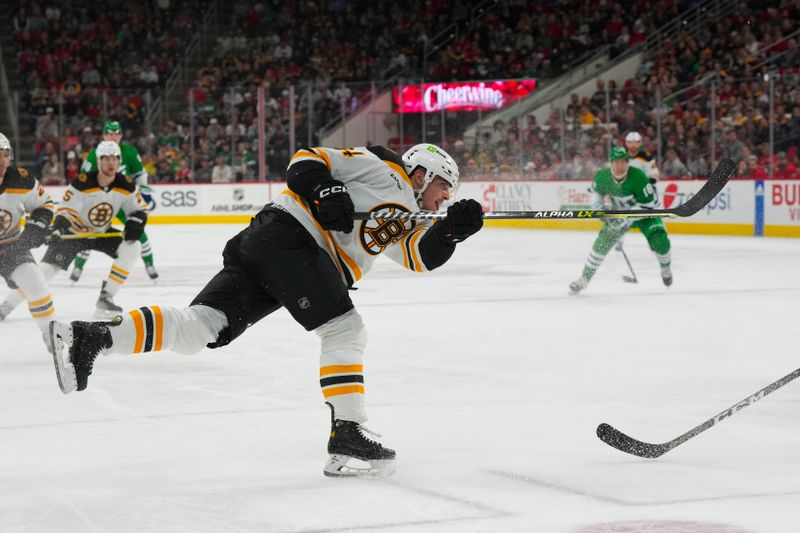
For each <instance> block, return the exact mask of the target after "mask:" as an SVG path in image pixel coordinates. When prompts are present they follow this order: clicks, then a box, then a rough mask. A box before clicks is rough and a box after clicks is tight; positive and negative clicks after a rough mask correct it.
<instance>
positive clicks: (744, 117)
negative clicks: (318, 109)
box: [453, 1, 800, 179]
mask: <svg viewBox="0 0 800 533" xmlns="http://www.w3.org/2000/svg"><path fill="white" fill-rule="evenodd" d="M748 4H749V5H748V7H747V9H744V10H743V12H747V13H749V15H748V16H744V15H741V14H735V15H733V16H730V17H726V18H724V19H723V20H720V21H719V22H718V23H716V25H715V26H714V27H707V28H705V29H703V30H702V31H701V32H691V33H690V32H686V33H684V34H682V35H680V36H678V37H677V38H676V39H675V41H674V42H666V43H665V46H664V47H663V48H662V49H661V50H660V51H659V52H658V53H657V54H655V55H653V56H652V57H650V56H647V55H645V56H643V58H642V62H641V65H640V67H639V71H638V72H637V75H636V77H635V78H633V79H630V80H627V81H626V82H625V83H624V84H623V85H622V86H621V87H617V86H616V84H615V83H613V82H610V83H609V84H608V86H606V85H605V84H604V83H603V82H602V81H598V82H597V90H596V91H595V92H594V94H593V95H592V96H590V97H588V98H579V97H578V95H576V94H573V95H571V97H570V98H569V99H568V102H567V103H566V105H564V106H563V109H562V108H558V107H557V108H555V109H553V110H552V113H551V114H550V116H549V118H548V119H547V120H546V121H545V122H544V123H542V124H539V123H537V121H536V118H535V117H534V116H526V117H519V118H513V119H511V120H510V121H508V123H505V122H502V121H497V122H495V124H494V125H493V128H492V130H491V131H483V132H481V133H480V134H479V135H478V136H477V138H476V140H475V142H474V143H471V144H470V145H469V146H465V145H464V143H463V142H461V141H455V142H454V143H453V150H454V151H455V152H456V153H457V154H458V155H459V160H460V162H461V164H462V166H463V168H465V169H466V170H467V175H468V176H472V177H474V178H479V177H481V176H486V175H487V174H488V175H495V176H498V175H499V176H501V177H503V178H506V179H551V178H561V179H569V178H590V177H591V175H592V174H593V172H594V169H596V168H597V167H598V166H600V165H604V164H605V163H606V154H607V148H608V146H610V145H611V144H618V145H621V144H622V138H623V137H624V136H625V134H626V133H627V132H629V131H638V132H639V133H640V134H642V136H643V137H644V139H645V146H644V147H643V148H644V149H645V151H646V152H648V153H649V154H651V155H656V154H657V153H658V148H659V146H658V144H657V143H658V142H659V141H660V142H661V146H660V148H661V159H662V160H661V161H659V162H658V163H659V165H660V167H661V174H662V175H664V176H680V177H696V176H706V175H707V174H708V172H709V170H710V169H709V166H710V165H711V163H712V161H717V160H719V159H720V158H721V157H723V156H729V157H731V158H733V159H734V160H735V161H737V163H738V164H739V169H738V171H737V176H738V177H756V178H763V177H767V176H768V175H769V174H768V173H769V170H770V160H769V153H770V147H769V140H770V137H769V116H770V115H769V108H770V82H769V76H770V75H772V76H773V79H772V83H773V84H774V85H773V86H774V95H772V96H774V99H773V102H772V105H773V117H774V130H773V135H774V140H775V146H774V150H773V160H772V167H773V168H774V176H775V177H784V178H800V175H798V172H797V168H798V167H800V163H799V162H798V154H797V146H798V145H799V144H800V47H798V41H799V40H800V34H798V22H800V5H798V3H797V2H795V1H781V2H770V3H766V4H765V3H762V2H749V3H748ZM743 6H744V4H743ZM700 80H706V81H705V83H702V84H699V85H693V84H696V82H698V81H700ZM712 81H713V82H714V84H713V85H714V87H713V95H712V83H711V82H712ZM687 87H691V88H690V89H688V90H686V88H687ZM606 93H608V99H607V98H606ZM659 94H660V95H661V96H662V101H661V102H657V101H656V96H657V95H659ZM606 102H608V103H609V105H607V104H606ZM712 107H713V108H714V110H713V113H714V121H713V122H714V131H712V129H711V128H712ZM659 110H660V115H659V113H658V111H659ZM562 113H563V117H562ZM659 117H660V118H659ZM659 119H660V128H659V124H657V123H658V121H659ZM659 130H660V131H659ZM659 135H660V137H659ZM712 135H713V145H714V150H715V153H714V154H712V153H711V149H712V148H711V147H712Z"/></svg>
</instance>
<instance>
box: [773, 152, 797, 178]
mask: <svg viewBox="0 0 800 533" xmlns="http://www.w3.org/2000/svg"><path fill="white" fill-rule="evenodd" d="M775 177H776V178H777V179H796V178H800V175H798V173H797V166H795V165H794V164H793V163H791V162H790V161H789V160H788V159H787V158H786V152H778V156H777V162H776V163H775Z"/></svg>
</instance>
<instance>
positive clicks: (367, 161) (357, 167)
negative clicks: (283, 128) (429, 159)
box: [272, 146, 430, 285]
mask: <svg viewBox="0 0 800 533" xmlns="http://www.w3.org/2000/svg"><path fill="white" fill-rule="evenodd" d="M309 164H318V165H323V166H324V167H325V168H326V169H327V170H328V171H329V172H330V174H331V176H333V179H335V180H338V181H341V182H342V183H344V184H345V185H346V186H347V189H348V191H349V193H350V198H351V199H352V200H353V205H354V206H355V210H356V211H357V212H358V211H382V210H387V209H388V210H389V211H390V212H391V211H407V212H413V211H419V207H418V206H417V202H416V195H415V193H414V189H413V187H412V185H411V179H410V178H409V177H408V174H407V173H406V170H405V167H404V165H403V160H402V158H401V157H400V155H398V154H397V153H395V152H393V151H391V150H388V149H386V148H384V147H382V146H371V147H369V148H366V147H363V146H359V147H356V148H347V149H342V150H339V149H333V148H311V149H303V150H299V151H298V152H297V153H296V154H295V155H294V157H292V161H291V163H289V169H291V168H292V167H293V166H294V165H306V166H308V165H309ZM272 205H274V206H277V207H279V208H282V209H284V210H285V211H288V212H289V213H290V214H291V215H292V216H294V217H295V218H296V219H297V220H298V221H299V222H300V223H301V224H302V225H303V227H305V229H306V230H308V232H309V233H310V234H311V235H312V237H314V239H315V240H316V241H317V244H318V245H319V246H320V248H322V249H323V250H325V251H326V252H327V253H328V255H330V257H331V259H332V260H333V263H334V264H335V265H336V267H337V268H338V269H339V273H340V275H341V276H342V280H344V281H345V283H347V284H348V285H350V284H352V283H354V282H356V281H358V280H359V279H361V278H362V277H363V276H364V274H366V273H367V272H368V271H369V269H370V268H371V267H372V264H373V262H374V261H375V259H376V258H377V257H378V256H379V255H380V254H382V253H384V252H385V253H386V255H388V256H389V257H390V258H391V259H393V260H394V261H396V262H397V263H399V264H401V265H403V266H404V267H405V268H407V269H409V270H413V271H415V272H426V271H428V269H427V268H426V266H425V264H424V263H423V262H422V260H421V257H420V252H419V242H420V238H421V237H422V235H423V234H424V233H425V230H426V229H427V228H428V227H430V225H429V223H425V225H422V224H419V223H416V222H414V221H410V220H408V221H400V220H356V221H355V225H354V228H353V231H352V232H351V233H343V232H339V231H325V230H323V229H322V227H321V226H320V225H319V222H317V220H316V219H315V218H314V216H313V215H312V212H311V209H310V208H309V206H308V203H307V202H306V200H305V199H304V198H303V197H301V196H300V195H299V194H297V193H295V192H293V191H291V190H289V189H286V190H285V191H283V193H282V194H281V195H280V196H279V197H278V198H276V199H275V200H274V201H273V203H272Z"/></svg>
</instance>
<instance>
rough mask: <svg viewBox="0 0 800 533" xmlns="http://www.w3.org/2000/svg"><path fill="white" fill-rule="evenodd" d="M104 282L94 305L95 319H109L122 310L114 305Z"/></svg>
mask: <svg viewBox="0 0 800 533" xmlns="http://www.w3.org/2000/svg"><path fill="white" fill-rule="evenodd" d="M106 283H107V282H106V281H104V282H103V286H102V289H101V290H100V297H99V298H97V303H96V304H95V308H96V310H95V312H94V316H95V318H111V317H113V316H116V315H118V314H120V313H122V308H121V307H120V306H118V305H117V304H115V303H114V297H113V296H112V295H111V294H110V293H109V292H108V291H107V290H106Z"/></svg>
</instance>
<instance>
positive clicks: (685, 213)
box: [673, 157, 736, 217]
mask: <svg viewBox="0 0 800 533" xmlns="http://www.w3.org/2000/svg"><path fill="white" fill-rule="evenodd" d="M734 171H736V163H734V162H733V159H729V158H727V157H726V158H723V159H722V160H721V161H720V162H719V164H718V165H717V168H715V169H714V172H712V173H711V176H710V177H709V178H708V181H706V182H705V183H704V184H703V187H702V188H701V189H700V190H699V191H697V194H695V195H694V196H692V197H691V198H689V200H688V201H687V202H686V203H684V204H682V205H680V206H678V207H676V208H675V209H674V210H673V213H675V214H676V215H678V216H680V217H690V216H692V215H694V214H695V213H697V212H698V211H700V210H701V209H702V208H704V207H705V206H706V205H708V203H709V202H710V201H711V200H713V199H714V197H715V196H716V195H717V194H719V192H720V191H721V190H722V188H723V187H725V185H726V184H727V183H728V180H729V179H731V176H733V173H734Z"/></svg>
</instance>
